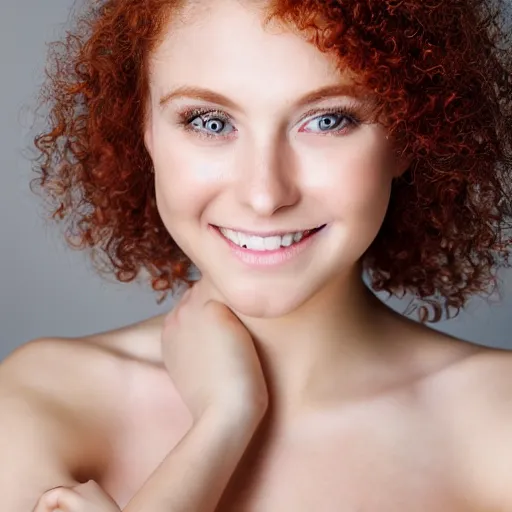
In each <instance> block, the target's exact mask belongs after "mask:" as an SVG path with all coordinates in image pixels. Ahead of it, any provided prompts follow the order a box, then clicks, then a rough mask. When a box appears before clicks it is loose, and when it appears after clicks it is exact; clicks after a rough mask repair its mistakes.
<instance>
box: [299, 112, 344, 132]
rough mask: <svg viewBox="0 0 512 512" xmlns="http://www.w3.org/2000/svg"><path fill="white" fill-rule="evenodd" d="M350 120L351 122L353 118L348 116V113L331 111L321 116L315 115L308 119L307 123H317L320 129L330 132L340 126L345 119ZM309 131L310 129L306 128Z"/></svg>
mask: <svg viewBox="0 0 512 512" xmlns="http://www.w3.org/2000/svg"><path fill="white" fill-rule="evenodd" d="M344 120H348V121H349V123H350V122H351V119H350V118H349V117H347V116H346V115H343V113H341V112H337V113H336V112H335V113H329V114H323V115H321V116H318V117H315V118H314V119H312V120H311V121H308V123H307V124H310V123H317V126H318V129H319V130H320V132H329V131H332V130H335V129H336V128H338V127H339V125H340V124H341V123H342V122H343V121H344ZM306 131H307V132H309V130H306Z"/></svg>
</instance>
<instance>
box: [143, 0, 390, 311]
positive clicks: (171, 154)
mask: <svg viewBox="0 0 512 512" xmlns="http://www.w3.org/2000/svg"><path fill="white" fill-rule="evenodd" d="M192 14H193V13H192ZM262 19H263V18H262V17H261V15H260V14H258V12H257V11H256V10H254V9H253V10H250V9H247V8H245V7H244V6H242V5H241V4H240V2H238V1H236V0H217V1H214V2H211V3H209V7H208V9H204V8H202V9H201V12H200V13H199V14H198V15H197V16H191V17H188V18H187V21H186V22H185V21H183V20H185V17H180V20H178V19H176V20H174V21H173V22H172V24H171V25H170V26H169V27H168V28H167V31H166V33H165V38H164V41H163V43H162V44H161V46H160V47H159V48H158V49H157V50H156V51H155V53H154V54H153V56H152V59H151V62H150V73H151V76H150V89H151V90H150V106H149V116H148V122H147V126H146V129H145V141H146V146H147V148H148V150H149V152H150V154H151V157H152V159H153V163H154V168H155V180H156V199H157V205H158V209H159V212H160V215H161V217H162V220H163V222H164V223H165V225H166V227H167V229H168V230H169V232H170V234H171V235H172V237H173V238H174V240H175V241H176V243H177V244H178V245H179V246H180V247H181V248H182V249H183V251H184V252H185V253H186V254H187V255H188V256H189V257H190V258H191V259H192V261H193V262H194V263H195V264H196V265H197V267H198V268H199V270H200V271H201V273H202V275H203V277H205V278H207V279H209V280H210V281H211V283H212V284H213V285H214V286H215V287H216V288H217V290H218V292H220V293H221V295H222V296H223V297H224V299H225V302H226V304H228V305H229V306H230V307H232V308H233V309H234V310H235V311H237V312H239V313H241V314H244V315H249V316H257V317H276V316H280V315H284V314H287V313H289V312H291V311H293V310H295V309H296V308H298V307H299V306H300V305H301V304H303V303H305V302H306V301H307V300H308V299H310V298H311V297H312V296H313V295H314V294H316V293H317V292H319V291H320V290H321V289H322V288H323V287H325V286H326V285H328V284H331V283H333V282H335V281H334V280H335V279H336V278H339V277H340V276H341V275H343V274H346V273H347V272H349V271H350V270H351V269H353V268H354V266H355V265H356V263H357V261H358V260H359V258H360V257H361V255H362V254H363V253H364V252H365V250H366V249H367V248H368V247H369V245H370V244H371V243H372V241H373V239H374V238H375V236H376V235H377V233H378V231H379V228H380V226H381V224H382V222H383V219H384V215H385V212H386V209H387V206H388V201H389V195H390V189H391V181H392V178H393V176H396V175H397V174H398V173H399V169H398V164H397V162H396V161H395V159H394V156H393V151H392V148H391V144H390V141H388V140H387V139H386V133H385V131H384V130H383V128H382V127H381V126H380V125H377V124H369V123H368V122H367V121H369V120H370V112H371V110H370V108H371V103H370V100H368V99H364V98H363V97H361V98H357V97H351V94H352V93H353V91H350V89H348V88H347V89H346V90H343V89H341V88H340V89H339V90H337V91H336V90H335V89H334V88H335V87H338V86H340V85H341V86H345V85H347V86H348V85H350V84H351V82H350V79H349V78H348V77H347V76H346V75H345V74H344V76H341V75H340V73H339V71H338V70H337V68H336V66H335V63H334V61H333V60H332V58H330V57H328V56H327V55H326V54H323V53H321V52H320V51H319V50H317V48H316V47H315V46H313V45H311V44H309V43H307V42H306V41H305V40H304V39H302V38H301V37H300V36H298V35H296V34H293V33H292V32H286V31H281V32H279V31H277V30H272V31H269V30H268V29H267V30H265V29H264V28H263V26H262ZM324 88H325V91H324V94H314V95H313V96H311V95H312V93H314V92H315V91H319V90H322V89H324ZM346 109H349V110H348V112H349V115H345V114H344V113H343V111H344V110H346ZM353 118H357V119H359V121H360V122H358V121H357V120H355V119H353ZM319 226H324V227H323V228H322V229H321V230H320V231H317V232H315V233H314V234H312V235H310V236H307V233H306V236H304V237H303V239H302V240H300V241H299V242H296V240H298V239H299V238H300V235H295V238H293V234H294V233H295V234H296V233H303V232H304V231H307V230H312V229H313V228H317V227H319ZM219 228H222V230H223V233H224V234H223V233H222V232H221V231H220V229H219ZM225 230H228V231H225ZM276 233H277V234H281V235H283V236H281V237H277V236H276ZM254 234H257V235H259V236H256V237H255V238H252V237H251V235H254ZM227 237H228V238H230V239H231V240H228V239H227ZM290 244H291V245H290ZM239 245H240V246H244V245H245V246H247V248H244V247H240V246H239Z"/></svg>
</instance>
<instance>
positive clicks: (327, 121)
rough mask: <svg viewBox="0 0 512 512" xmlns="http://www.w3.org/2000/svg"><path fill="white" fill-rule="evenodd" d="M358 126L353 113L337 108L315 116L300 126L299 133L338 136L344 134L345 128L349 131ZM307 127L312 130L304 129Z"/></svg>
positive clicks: (357, 120) (358, 122)
mask: <svg viewBox="0 0 512 512" xmlns="http://www.w3.org/2000/svg"><path fill="white" fill-rule="evenodd" d="M359 124H360V121H359V119H358V118H357V117H356V116H355V114H354V113H352V112H349V111H347V110H346V109H340V108H337V109H332V110H330V111H328V112H323V113H322V114H321V115H317V116H316V117H315V118H313V119H311V120H310V121H308V122H307V123H306V124H305V125H303V126H301V128H300V129H299V132H305V133H320V134H322V133H324V134H330V135H338V134H340V133H343V132H345V131H346V130H347V128H348V129H350V128H352V127H353V126H356V125H359ZM308 125H310V126H312V127H313V128H309V129H305V128H304V127H305V126H308Z"/></svg>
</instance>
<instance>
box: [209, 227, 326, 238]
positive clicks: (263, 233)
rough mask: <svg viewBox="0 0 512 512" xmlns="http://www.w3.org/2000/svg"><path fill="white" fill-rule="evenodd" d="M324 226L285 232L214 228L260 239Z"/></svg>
mask: <svg viewBox="0 0 512 512" xmlns="http://www.w3.org/2000/svg"><path fill="white" fill-rule="evenodd" d="M325 225H326V224H317V225H316V226H313V227H310V228H306V229H287V230H282V229H280V230H277V229H276V230H272V231H256V230H250V229H240V228H232V227H228V226H215V227H216V228H219V229H229V230H230V231H236V232H237V233H243V234H244V235H249V236H259V237H262V238H265V237H269V236H283V235H287V234H291V233H299V232H301V233H303V232H305V231H311V230H313V229H317V228H321V227H323V226H325Z"/></svg>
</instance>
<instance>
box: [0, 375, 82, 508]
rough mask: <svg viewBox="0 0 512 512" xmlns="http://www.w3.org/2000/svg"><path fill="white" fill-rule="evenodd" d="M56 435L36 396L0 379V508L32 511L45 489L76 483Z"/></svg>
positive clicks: (56, 431)
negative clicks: (28, 394) (27, 394)
mask: <svg viewBox="0 0 512 512" xmlns="http://www.w3.org/2000/svg"><path fill="white" fill-rule="evenodd" d="M57 436H58V430H57V429H56V428H55V425H53V424H52V421H51V420H50V418H46V417H45V414H44V412H43V411H42V410H41V404H39V403H38V402H37V400H35V399H34V398H33V397H30V396H25V395H24V394H23V392H22V390H20V389H16V387H14V388H11V387H10V386H9V385H8V384H7V383H1V382H0V461H1V468H0V510H2V511H5V512H11V511H12V512H31V511H32V510H33V509H34V507H35V505H36V503H37V500H38V499H39V498H40V497H41V495H42V494H43V493H44V492H45V491H47V490H48V489H51V488H52V487H57V486H59V485H66V486H67V485H75V483H76V482H75V481H74V479H73V478H72V477H71V475H70V473H69V471H68V470H67V469H66V467H65V464H64V463H63V460H62V457H61V455H62V454H61V453H60V451H59V448H60V446H59V443H58V441H57V439H56V438H57Z"/></svg>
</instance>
